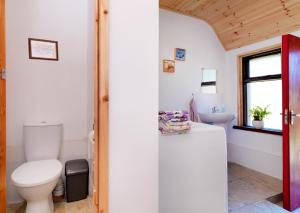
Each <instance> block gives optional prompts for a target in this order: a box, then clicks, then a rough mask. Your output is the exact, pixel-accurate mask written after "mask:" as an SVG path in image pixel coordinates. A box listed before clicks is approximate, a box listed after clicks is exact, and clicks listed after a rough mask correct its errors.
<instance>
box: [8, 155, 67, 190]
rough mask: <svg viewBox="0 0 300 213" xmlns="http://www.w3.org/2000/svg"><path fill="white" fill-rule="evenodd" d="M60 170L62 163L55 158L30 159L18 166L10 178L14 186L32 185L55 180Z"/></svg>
mask: <svg viewBox="0 0 300 213" xmlns="http://www.w3.org/2000/svg"><path fill="white" fill-rule="evenodd" d="M61 172H62V164H61V163H60V162H59V161H58V160H56V159H53V160H40V161H30V162H26V163H24V164H22V165H21V166H19V167H18V168H17V169H16V170H15V171H14V172H13V173H12V175H11V179H12V181H13V183H14V185H15V186H18V187H33V186H38V185H42V184H45V183H48V182H51V181H52V180H55V179H56V178H57V177H58V176H60V175H61Z"/></svg>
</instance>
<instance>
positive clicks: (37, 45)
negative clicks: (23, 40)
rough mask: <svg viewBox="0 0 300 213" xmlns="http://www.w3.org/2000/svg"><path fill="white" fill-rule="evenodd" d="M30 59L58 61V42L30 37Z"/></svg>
mask: <svg viewBox="0 0 300 213" xmlns="http://www.w3.org/2000/svg"><path fill="white" fill-rule="evenodd" d="M28 49H29V59H39V60H52V61H58V42H57V41H51V40H45V39H36V38H28Z"/></svg>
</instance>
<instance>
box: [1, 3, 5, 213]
mask: <svg viewBox="0 0 300 213" xmlns="http://www.w3.org/2000/svg"><path fill="white" fill-rule="evenodd" d="M4 17H5V0H0V212H5V211H6V97H5V94H6V90H5V89H6V86H5V79H4V77H5V75H4V70H5V29H4V27H5V19H4Z"/></svg>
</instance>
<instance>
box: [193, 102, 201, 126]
mask: <svg viewBox="0 0 300 213" xmlns="http://www.w3.org/2000/svg"><path fill="white" fill-rule="evenodd" d="M190 119H191V121H193V122H198V123H200V122H201V120H200V117H199V115H198V111H197V105H196V101H195V100H194V97H193V98H192V99H191V101H190Z"/></svg>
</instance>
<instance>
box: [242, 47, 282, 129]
mask: <svg viewBox="0 0 300 213" xmlns="http://www.w3.org/2000/svg"><path fill="white" fill-rule="evenodd" d="M279 48H281V44H275V45H272V46H268V47H264V48H260V49H257V50H253V51H250V52H245V53H241V54H239V55H238V56H237V79H238V82H237V83H238V87H237V88H238V91H237V106H238V107H237V109H238V116H237V125H238V126H244V118H243V115H244V100H243V99H244V98H243V94H244V88H243V58H245V57H249V56H251V55H257V54H260V53H263V52H268V51H273V50H276V49H279Z"/></svg>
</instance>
